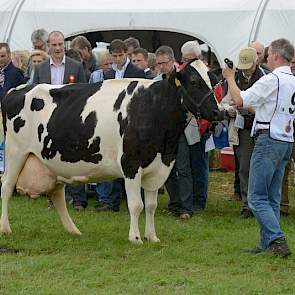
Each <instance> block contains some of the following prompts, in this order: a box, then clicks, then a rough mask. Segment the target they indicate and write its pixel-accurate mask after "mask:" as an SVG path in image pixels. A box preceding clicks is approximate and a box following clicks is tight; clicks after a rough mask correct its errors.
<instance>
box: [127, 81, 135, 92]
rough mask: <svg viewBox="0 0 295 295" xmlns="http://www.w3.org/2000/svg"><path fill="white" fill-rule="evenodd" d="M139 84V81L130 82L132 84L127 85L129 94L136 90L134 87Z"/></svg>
mask: <svg viewBox="0 0 295 295" xmlns="http://www.w3.org/2000/svg"><path fill="white" fill-rule="evenodd" d="M137 84H138V81H132V82H130V84H129V85H128V86H127V94H128V95H131V94H132V93H133V91H134V89H135V88H136V86H137Z"/></svg>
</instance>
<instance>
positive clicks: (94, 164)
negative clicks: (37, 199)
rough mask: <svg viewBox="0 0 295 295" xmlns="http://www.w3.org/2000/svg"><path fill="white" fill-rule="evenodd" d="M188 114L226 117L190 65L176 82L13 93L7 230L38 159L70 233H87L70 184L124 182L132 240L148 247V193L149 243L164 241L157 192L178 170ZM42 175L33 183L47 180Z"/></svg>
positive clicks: (5, 192) (5, 104)
mask: <svg viewBox="0 0 295 295" xmlns="http://www.w3.org/2000/svg"><path fill="white" fill-rule="evenodd" d="M200 101H201V102H202V103H201V105H198V102H200ZM185 109H186V110H189V111H191V112H192V113H193V114H198V113H199V111H200V112H201V114H202V116H203V117H204V118H206V119H208V120H211V121H212V120H218V119H221V118H219V117H220V115H221V113H220V112H219V111H218V108H217V104H216V101H215V99H214V95H213V94H212V93H211V92H210V90H209V88H208V86H207V85H206V83H205V82H204V80H203V79H202V78H201V76H200V75H199V73H198V72H197V71H196V70H195V69H194V68H192V67H191V66H189V65H188V66H186V68H185V69H184V70H183V71H182V72H180V73H174V74H173V75H172V76H171V77H170V79H169V81H168V80H163V81H151V80H144V79H118V80H108V81H105V82H103V83H102V84H101V83H98V84H72V85H65V86H64V85H61V86H54V85H46V84H40V85H37V86H25V87H19V88H17V89H15V90H13V91H11V92H10V93H9V94H8V95H7V96H6V97H5V98H4V100H3V101H2V112H3V124H4V131H5V134H6V145H5V153H6V165H5V166H6V167H5V173H4V175H3V177H2V188H1V196H2V215H1V224H0V231H1V232H2V233H10V232H11V229H10V225H9V220H8V202H9V199H10V197H11V195H12V192H13V189H14V187H15V185H16V183H17V181H18V178H19V175H20V172H21V170H22V169H23V167H24V165H25V163H26V161H27V159H29V156H30V157H32V155H34V157H35V158H36V157H37V158H36V159H37V160H38V159H39V160H38V161H39V163H40V165H41V166H42V167H44V169H47V170H48V171H49V173H50V174H51V175H52V176H53V177H54V181H53V184H51V185H50V187H48V188H47V189H46V190H47V192H48V193H49V195H50V197H51V199H52V201H53V204H54V206H55V208H56V210H57V212H58V214H59V216H60V218H61V221H62V223H63V225H64V227H65V229H66V230H68V231H69V232H71V233H75V234H80V231H79V230H78V229H77V228H76V226H75V225H74V223H73V221H72V220H71V218H70V216H69V214H68V211H67V208H66V203H65V198H64V183H81V182H82V183H87V182H97V181H103V180H110V179H114V178H124V179H125V186H126V192H127V198H128V208H129V211H130V216H131V221H130V231H129V240H130V241H133V242H138V243H141V242H142V241H141V237H140V233H139V228H138V218H139V215H140V213H141V211H142V209H143V203H142V200H141V196H140V188H141V187H143V188H144V191H145V210H146V226H145V238H146V239H147V240H150V241H153V242H157V241H159V239H158V238H157V235H156V232H155V227H154V213H155V209H156V207H157V192H158V189H159V188H160V187H161V186H162V185H163V184H164V182H165V181H166V179H167V178H168V176H169V173H170V171H171V169H172V166H173V164H174V161H175V157H176V150H177V143H178V139H179V136H180V135H181V133H182V132H183V130H184V127H185V120H186V117H185ZM38 175H39V174H38ZM38 175H33V177H34V178H37V182H42V180H43V179H38ZM31 176H32V175H31Z"/></svg>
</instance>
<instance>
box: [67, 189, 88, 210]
mask: <svg viewBox="0 0 295 295" xmlns="http://www.w3.org/2000/svg"><path fill="white" fill-rule="evenodd" d="M65 193H66V195H69V196H70V197H72V199H73V206H82V207H84V208H86V207H87V205H88V203H87V194H86V190H85V184H81V185H66V188H65Z"/></svg>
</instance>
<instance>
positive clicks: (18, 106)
mask: <svg viewBox="0 0 295 295" xmlns="http://www.w3.org/2000/svg"><path fill="white" fill-rule="evenodd" d="M34 87H35V85H27V86H25V87H24V88H22V89H19V90H12V91H11V92H9V93H8V94H7V95H6V96H5V97H4V98H3V99H2V101H1V109H2V116H3V128H4V133H6V130H7V127H6V120H7V119H8V120H11V119H12V118H14V117H16V116H17V115H19V113H20V111H21V110H22V109H23V108H24V105H25V95H26V93H27V92H29V91H30V90H32V89H33V88H34Z"/></svg>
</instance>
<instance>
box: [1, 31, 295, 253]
mask: <svg viewBox="0 0 295 295" xmlns="http://www.w3.org/2000/svg"><path fill="white" fill-rule="evenodd" d="M31 41H32V46H33V50H32V51H31V52H29V51H27V50H22V51H20V50H18V51H14V52H11V51H10V48H9V45H8V44H7V43H0V98H2V97H3V96H4V95H5V93H6V92H7V91H8V90H9V89H11V88H13V87H16V86H18V85H20V84H23V83H27V84H33V83H35V84H38V83H48V84H54V85H60V84H67V83H85V82H88V83H99V82H103V81H104V80H107V79H120V78H146V79H154V80H162V79H169V76H170V74H171V73H172V72H173V71H174V70H181V68H182V67H184V66H185V65H186V64H187V63H190V64H191V65H192V66H193V67H195V68H196V69H197V70H198V72H199V73H200V74H201V76H202V78H203V79H204V80H205V82H206V83H207V85H208V87H209V88H210V89H213V90H214V89H215V88H216V86H217V85H219V86H220V83H219V82H218V80H219V79H217V77H216V76H215V74H214V73H213V72H212V71H211V70H210V67H208V65H207V64H206V61H204V59H203V56H202V51H201V49H200V46H199V43H198V41H196V40H193V41H188V42H186V43H184V44H182V46H181V48H180V50H181V54H182V57H181V60H180V61H176V60H175V57H174V52H173V49H172V48H171V47H169V46H165V45H163V46H160V47H159V48H158V49H157V50H156V52H155V53H151V52H148V51H147V50H146V49H144V48H141V47H140V41H139V40H137V39H135V38H133V37H129V38H128V39H126V40H120V39H114V40H112V41H111V42H110V44H109V47H108V48H107V47H105V48H102V49H100V50H97V51H92V48H91V44H90V42H89V41H88V40H87V38H86V37H84V36H82V35H80V36H77V37H75V38H74V39H73V40H72V41H71V43H70V48H69V49H68V50H65V40H64V36H63V33H62V32H59V31H53V32H50V33H48V32H47V31H46V30H44V29H38V30H36V31H34V32H33V33H32V35H31ZM275 44H276V43H275ZM287 45H288V44H287ZM287 45H286V46H287ZM288 46H289V45H288ZM274 48H275V45H274V44H273V43H272V44H271V46H270V47H266V48H264V46H263V44H261V43H260V42H258V41H254V42H252V43H251V44H249V46H248V47H246V48H241V50H240V53H239V62H238V65H237V69H236V71H235V72H233V73H231V74H232V75H233V79H234V80H233V81H234V82H233V81H231V78H232V77H231V76H230V74H229V72H226V71H225V72H224V76H225V79H226V80H225V83H224V85H223V93H222V97H223V99H222V101H221V104H220V107H221V108H222V109H224V110H225V111H226V113H227V115H228V119H227V122H226V126H228V141H229V144H230V145H231V146H233V150H234V154H235V159H236V171H235V187H234V194H233V196H232V199H233V200H242V206H241V212H240V216H241V217H242V218H251V217H253V216H254V215H255V216H256V217H257V216H259V212H258V213H257V210H258V209H257V208H256V207H255V205H253V200H252V204H249V197H250V196H249V191H251V189H253V187H252V186H251V181H250V178H251V167H252V166H251V165H252V164H251V161H252V160H251V159H252V158H253V153H254V151H255V146H256V145H255V143H256V137H255V136H254V137H253V128H254V127H253V126H255V125H257V122H256V119H255V118H256V117H255V116H256V112H255V111H256V109H255V107H256V105H255V104H254V106H253V105H251V104H246V106H245V104H243V103H240V101H239V99H240V96H239V95H237V92H235V93H234V94H235V95H233V90H232V88H233V87H234V86H233V85H235V86H236V87H238V89H239V90H241V91H242V92H241V93H243V91H245V93H248V92H247V90H248V89H249V90H248V91H250V90H251V89H252V88H255V85H256V84H257V83H256V82H257V81H260V80H261V81H264V79H265V78H264V77H265V76H267V77H270V76H269V73H270V72H271V70H272V69H273V68H271V69H269V68H268V66H269V64H268V61H269V59H270V57H269V55H270V53H271V54H274V53H273V51H275V49H274ZM270 50H271V52H270ZM277 51H278V52H279V53H278V54H281V57H282V58H284V54H283V53H282V51H279V49H278V50H277ZM275 52H276V51H275ZM285 59H286V61H287V62H286V64H287V63H289V65H290V67H291V70H292V73H293V75H294V74H295V58H294V57H293V59H292V58H291V59H290V60H289V56H288V58H285ZM286 64H283V63H282V65H286ZM229 81H230V82H229ZM261 83H262V82H261ZM258 84H259V82H258ZM235 96H236V97H238V99H237V98H236V97H235ZM261 124H262V125H263V123H261ZM260 128H261V127H260ZM264 129H265V130H266V129H267V130H268V129H269V128H261V130H264ZM212 132H214V128H212V124H210V122H207V121H204V120H200V119H199V118H195V117H189V118H188V121H187V126H186V129H185V130H184V133H183V134H182V136H181V137H180V139H179V143H178V152H177V158H176V162H175V165H174V168H173V169H172V171H171V174H170V176H169V178H168V179H167V181H166V183H165V187H166V190H167V192H168V195H169V203H168V208H167V211H168V213H169V214H173V215H175V216H177V217H178V218H180V219H183V220H186V219H190V218H191V217H192V216H193V214H198V213H199V212H201V211H202V210H204V209H205V208H206V203H207V197H208V174H209V164H208V150H210V149H209V148H208V145H209V144H208V142H209V141H210V139H211V135H212ZM263 133H264V132H263ZM254 155H255V153H254ZM292 158H293V160H295V151H294V149H293V151H292ZM290 167H291V160H290V161H289V163H288V164H287V166H286V170H284V169H283V171H285V176H284V179H283V180H282V182H281V183H280V189H281V188H282V194H281V190H280V191H279V194H280V195H282V197H281V207H280V210H281V214H283V215H288V214H289V198H288V175H289V171H290ZM283 168H284V167H283ZM253 169H254V168H253ZM249 186H250V187H249ZM87 190H88V186H85V185H78V186H72V185H67V186H66V195H67V197H68V198H69V199H70V200H71V202H72V204H73V206H74V208H75V209H76V210H78V211H81V210H84V209H85V208H86V207H87V205H88V202H87V198H88V194H87V193H88V191H87ZM95 193H96V195H97V206H96V210H97V211H107V210H110V211H114V212H117V211H119V210H120V199H121V196H122V194H123V195H124V182H123V181H122V180H121V179H116V180H113V181H110V182H103V183H99V184H96V185H95ZM142 194H143V193H142ZM143 195H144V194H143ZM252 198H253V197H252ZM279 199H280V198H277V200H279ZM49 208H53V205H52V203H51V202H49ZM253 211H254V212H253ZM257 218H259V217H257ZM261 224H262V223H261ZM261 227H262V228H263V225H261ZM282 237H283V236H282V235H281V236H280V235H279V236H277V237H276V239H278V238H282ZM263 238H264V237H262V240H263ZM276 239H275V240H276ZM271 242H273V241H271V240H270V241H268V242H266V241H265V239H264V240H263V243H264V244H262V246H263V247H262V249H263V250H264V249H266V248H267V247H268V246H269V245H270V244H271ZM260 246H261V245H260Z"/></svg>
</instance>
